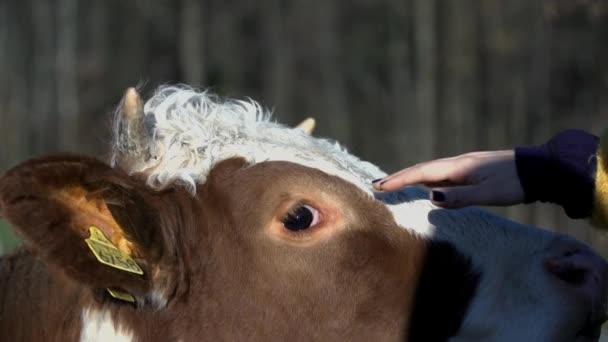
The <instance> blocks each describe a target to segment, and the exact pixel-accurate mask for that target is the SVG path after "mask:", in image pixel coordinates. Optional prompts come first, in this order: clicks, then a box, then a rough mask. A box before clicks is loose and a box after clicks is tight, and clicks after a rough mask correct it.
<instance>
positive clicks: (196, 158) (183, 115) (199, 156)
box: [111, 86, 386, 194]
mask: <svg viewBox="0 0 608 342" xmlns="http://www.w3.org/2000/svg"><path fill="white" fill-rule="evenodd" d="M271 116H272V115H271V112H270V111H267V110H264V109H263V108H262V106H260V104H258V103H257V102H255V101H253V100H251V99H248V100H234V99H223V98H220V97H218V96H216V95H213V94H211V93H209V92H206V91H197V90H195V89H193V88H190V87H186V86H162V87H160V88H158V89H157V90H156V92H155V93H154V95H153V96H152V97H151V98H150V99H149V100H147V101H146V102H145V103H144V102H143V100H142V99H141V97H140V95H139V94H138V92H137V91H136V90H135V89H134V88H129V89H128V90H127V92H126V93H125V96H124V97H123V99H122V101H121V103H120V105H119V107H118V109H117V110H116V115H115V120H114V127H113V130H114V138H113V148H112V159H111V162H112V165H114V166H119V167H121V168H122V169H124V170H125V171H127V172H129V173H144V174H146V176H147V182H148V185H149V186H150V187H152V188H155V189H162V188H165V187H167V186H168V185H170V184H173V183H175V182H178V183H181V184H183V185H185V186H186V187H187V188H188V189H189V190H190V192H192V193H195V191H196V185H197V184H201V183H204V182H205V180H206V177H207V175H208V174H209V172H210V171H211V169H212V168H213V166H214V165H215V164H217V163H218V162H220V161H222V160H225V159H228V158H231V157H243V158H245V159H246V160H247V161H248V162H249V163H252V164H254V163H258V162H263V161H268V160H284V161H292V162H296V163H298V164H302V165H305V166H310V167H314V168H317V169H320V170H322V171H325V172H327V173H329V174H334V175H337V176H340V177H342V178H344V179H347V180H349V181H351V182H353V183H355V184H357V185H359V187H361V188H363V189H366V190H367V191H368V192H369V193H370V194H371V186H370V185H369V184H370V180H371V179H374V178H380V177H383V176H385V175H386V174H385V173H384V172H382V171H380V169H379V168H378V167H376V166H375V165H373V164H371V163H368V162H364V161H361V160H359V159H358V158H357V157H355V156H353V155H351V154H349V153H348V152H347V151H346V150H345V149H344V148H343V147H341V146H340V145H339V144H338V143H336V142H333V141H329V140H326V139H319V138H314V137H311V136H310V135H309V134H307V133H306V132H305V131H303V130H301V129H294V128H290V127H286V126H284V125H281V124H278V123H276V122H274V121H272V120H271Z"/></svg>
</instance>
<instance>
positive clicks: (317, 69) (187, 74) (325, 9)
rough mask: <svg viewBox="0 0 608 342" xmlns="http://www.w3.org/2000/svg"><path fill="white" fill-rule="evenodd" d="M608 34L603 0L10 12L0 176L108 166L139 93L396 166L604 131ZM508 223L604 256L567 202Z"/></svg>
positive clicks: (112, 5)
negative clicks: (188, 96)
mask: <svg viewBox="0 0 608 342" xmlns="http://www.w3.org/2000/svg"><path fill="white" fill-rule="evenodd" d="M607 38H608V2H607V1H605V0H603V1H592V0H571V1H561V0H539V1H529V0H511V1H503V0H478V1H474V0H399V1H397V0H374V1H371V0H349V1H327V0H260V1H236V0H209V1H198V0H180V1H170V0H162V1H143V0H140V1H117V0H109V1H106V0H88V1H79V0H54V1H47V0H24V1H14V0H0V79H1V80H2V82H0V129H1V133H2V134H0V170H5V169H6V168H8V167H9V166H10V165H14V164H15V163H16V162H18V161H20V160H23V159H26V158H30V157H32V156H36V155H40V154H44V153H49V152H56V151H71V152H80V153H87V154H94V155H97V156H100V157H103V156H105V155H107V149H108V141H109V130H108V128H109V126H110V120H111V113H112V111H113V108H114V106H115V105H116V104H117V103H118V101H119V99H120V97H121V95H122V93H123V91H124V90H125V88H126V87H129V86H133V85H137V84H143V85H145V87H144V94H146V95H149V93H150V92H151V91H152V90H153V89H154V88H155V87H156V86H158V85H159V84H162V83H174V82H184V83H188V84H191V85H194V86H197V87H200V88H210V89H212V90H213V91H214V92H217V93H219V94H221V95H224V96H236V97H244V96H250V97H252V98H254V99H257V100H259V101H260V102H261V103H262V104H263V105H264V106H266V107H269V108H273V109H274V110H275V112H276V118H277V119H278V120H280V121H282V122H284V123H287V124H295V123H297V122H298V121H300V120H301V119H303V118H305V117H307V116H314V117H316V118H317V120H318V130H317V135H320V136H328V137H332V138H335V139H338V140H339V141H341V142H342V143H344V144H345V145H346V146H348V147H349V149H350V150H351V151H352V152H353V153H355V154H357V155H359V156H361V157H363V158H364V159H367V160H370V161H372V162H374V163H376V164H378V165H380V166H381V167H382V168H384V169H385V170H387V171H394V170H397V169H399V168H402V167H405V166H407V165H410V164H413V163H416V162H420V161H424V160H427V159H430V158H433V157H440V156H448V155H453V154H459V153H463V152H468V151H471V150H481V149H503V148H511V147H512V146H514V145H518V144H535V143H540V142H543V141H545V140H546V139H548V138H549V137H550V136H551V135H552V134H553V133H554V132H557V131H559V130H561V129H563V128H567V127H575V128H582V129H586V130H591V131H593V132H595V133H598V132H599V131H600V130H601V128H602V127H604V126H607V125H606V121H607V120H606V118H607V116H606V114H608V97H607V96H606V94H607V90H608V63H607V62H606V61H608V44H606V42H607V41H608V39H607ZM556 186H559V184H556ZM500 212H501V213H503V214H505V215H508V216H509V217H511V218H513V219H516V220H518V221H522V222H526V223H531V224H535V225H540V226H543V227H546V228H548V229H553V230H560V231H564V232H567V233H570V234H572V235H575V236H576V237H578V238H580V239H582V240H585V241H587V242H589V243H590V244H593V245H594V246H595V248H596V249H598V250H600V252H602V253H603V254H604V255H608V253H607V252H606V251H608V240H607V239H606V238H605V237H604V235H603V234H600V233H597V232H594V231H592V230H591V229H590V228H589V226H588V225H587V224H586V223H585V222H573V221H571V220H569V219H567V218H566V217H565V215H563V214H562V212H561V210H559V209H557V208H553V207H551V206H549V205H533V206H525V207H524V206H519V207H514V208H509V209H504V210H501V211H500ZM1 234H2V235H0V237H1V238H2V239H3V240H5V239H6V238H5V237H4V234H5V233H4V232H3V233H1ZM9 240H11V239H9ZM11 241H12V240H11ZM3 244H5V245H6V244H11V243H7V242H3ZM5 248H6V247H5Z"/></svg>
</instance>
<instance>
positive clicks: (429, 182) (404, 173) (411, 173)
mask: <svg viewBox="0 0 608 342" xmlns="http://www.w3.org/2000/svg"><path fill="white" fill-rule="evenodd" d="M413 184H424V185H425V186H427V187H429V188H431V193H430V198H431V201H432V202H433V203H434V204H436V205H438V206H441V207H444V208H461V207H466V206H469V205H494V206H507V205H513V204H518V203H523V202H524V190H523V188H522V186H521V183H520V181H519V177H518V175H517V167H516V165H515V153H514V151H513V150H505V151H489V152H472V153H467V154H463V155H460V156H456V157H451V158H443V159H436V160H432V161H428V162H424V163H421V164H417V165H414V166H412V167H409V168H407V169H404V170H401V171H399V172H396V173H394V174H392V175H390V176H388V177H386V178H384V179H380V180H376V181H374V188H376V189H377V190H382V191H392V190H397V189H399V188H402V187H404V186H407V185H413Z"/></svg>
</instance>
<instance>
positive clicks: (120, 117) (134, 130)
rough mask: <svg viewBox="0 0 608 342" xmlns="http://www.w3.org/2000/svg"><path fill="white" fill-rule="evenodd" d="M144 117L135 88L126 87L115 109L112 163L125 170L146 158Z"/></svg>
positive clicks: (139, 97)
mask: <svg viewBox="0 0 608 342" xmlns="http://www.w3.org/2000/svg"><path fill="white" fill-rule="evenodd" d="M145 121H146V120H145V117H144V102H143V100H142V99H141V96H140V95H139V93H138V92H137V90H135V88H133V87H131V88H128V89H127V91H126V92H125V95H124V96H123V98H122V101H121V102H120V105H119V107H118V110H117V111H116V118H115V125H114V130H115V132H114V134H115V142H114V144H115V146H114V157H113V158H112V159H113V164H114V165H118V166H120V167H122V168H123V169H125V170H126V171H129V170H132V169H133V166H134V164H138V163H141V162H143V161H144V159H147V158H146V157H145V151H146V149H147V148H148V142H149V134H148V129H147V128H146V122H145Z"/></svg>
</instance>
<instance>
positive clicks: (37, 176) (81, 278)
mask: <svg viewBox="0 0 608 342" xmlns="http://www.w3.org/2000/svg"><path fill="white" fill-rule="evenodd" d="M155 196H157V195H156V194H155V193H154V192H152V191H150V190H147V188H146V187H144V186H143V183H142V182H139V181H137V180H136V179H134V178H133V177H131V176H128V175H127V174H125V173H124V172H123V171H121V170H118V169H113V168H111V167H110V166H108V165H106V164H105V163H102V162H100V161H98V160H95V159H91V158H86V157H77V156H56V157H47V158H42V159H37V160H32V161H28V162H25V163H23V164H21V165H19V166H17V167H15V168H13V169H11V170H9V171H8V172H6V174H5V175H4V176H2V178H0V216H3V217H4V218H6V219H7V220H8V221H9V222H10V223H11V225H12V226H13V228H14V229H15V230H16V231H17V233H18V234H19V235H20V236H21V237H22V238H23V240H24V243H25V245H26V246H27V247H28V248H29V249H31V250H32V251H33V252H34V253H36V254H37V255H38V256H39V257H40V258H41V259H42V260H44V261H45V262H46V263H48V264H50V265H51V266H52V267H57V268H58V269H60V270H62V271H63V272H65V273H66V274H67V275H68V276H69V277H71V278H73V279H75V280H77V281H78V282H81V283H84V284H87V285H89V286H92V287H95V288H110V289H115V290H122V291H123V292H128V293H130V294H132V295H134V296H136V298H137V297H139V296H144V295H145V294H146V293H147V292H148V291H149V289H150V287H151V280H150V277H149V274H150V273H151V272H150V270H151V268H153V267H154V265H155V263H156V262H157V261H158V259H159V258H160V255H162V245H163V243H162V233H161V230H160V227H159V226H158V225H159V223H158V222H159V220H158V217H157V216H156V215H157V213H158V210H156V209H157V208H156V209H155V207H154V201H155ZM138 269H141V271H143V274H139V273H142V272H140V271H139V270H138Z"/></svg>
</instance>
